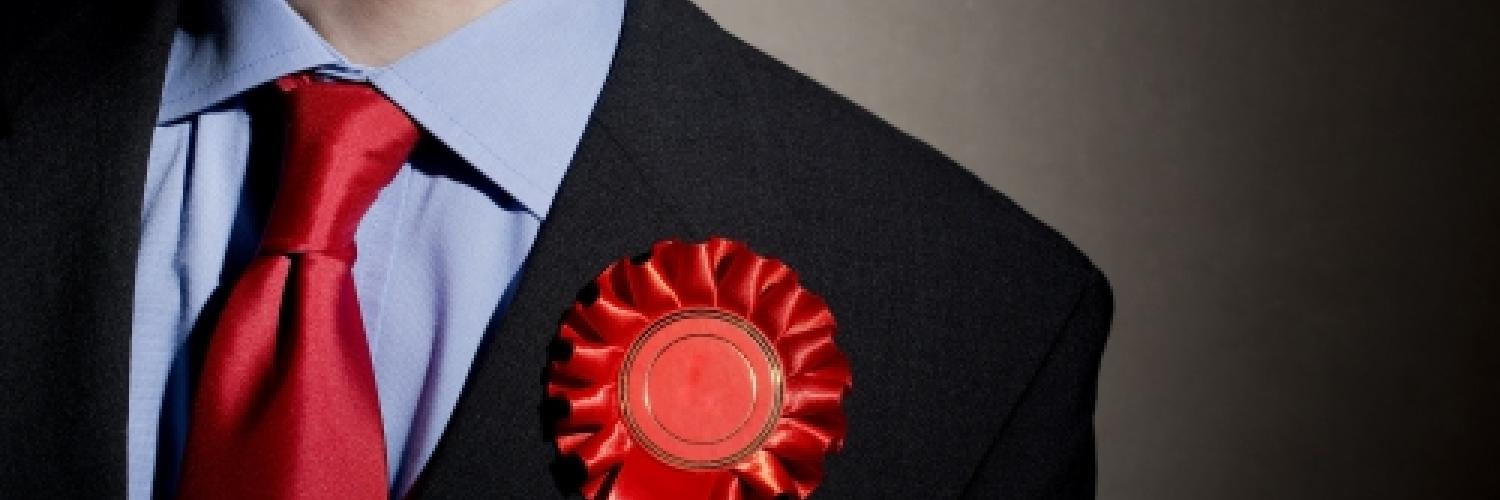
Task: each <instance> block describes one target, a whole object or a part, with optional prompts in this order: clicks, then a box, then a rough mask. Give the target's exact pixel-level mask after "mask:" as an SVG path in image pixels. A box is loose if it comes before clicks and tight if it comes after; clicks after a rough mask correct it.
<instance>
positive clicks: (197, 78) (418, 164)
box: [127, 0, 623, 500]
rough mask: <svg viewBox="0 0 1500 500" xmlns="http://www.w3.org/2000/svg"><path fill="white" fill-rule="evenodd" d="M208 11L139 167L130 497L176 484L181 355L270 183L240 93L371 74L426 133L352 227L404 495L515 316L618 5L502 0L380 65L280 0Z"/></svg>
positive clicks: (185, 46) (229, 273)
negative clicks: (526, 267)
mask: <svg viewBox="0 0 1500 500" xmlns="http://www.w3.org/2000/svg"><path fill="white" fill-rule="evenodd" d="M202 11H203V12H208V13H217V14H216V15H218V16H221V17H222V20H221V22H195V23H185V24H184V26H185V27H184V28H179V30H178V32H177V34H176V38H175V39H174V41H173V44H172V49H171V56H170V59H169V61H168V65H167V74H166V81H165V87H164V89H163V91H162V102H161V108H160V114H159V117H158V122H157V124H156V129H155V134H154V136H153V138H152V144H151V156H150V165H149V167H148V170H147V178H146V185H145V205H144V208H143V211H142V214H141V216H142V222H143V226H142V234H141V247H140V254H139V260H138V267H137V274H136V297H135V317H134V325H133V329H134V335H133V338H132V343H131V366H130V395H129V396H130V412H129V429H128V436H127V439H128V443H127V449H128V453H129V457H128V463H129V469H128V471H127V475H128V480H129V483H128V484H129V492H128V497H129V498H130V499H131V500H146V499H149V498H152V496H153V494H154V493H153V491H155V492H156V493H155V494H171V492H172V490H173V489H174V488H175V481H176V471H177V467H178V466H179V461H180V453H181V448H182V444H183V439H184V437H185V434H186V430H187V424H186V420H187V416H188V408H189V404H188V401H189V395H190V394H191V387H190V383H189V375H188V374H189V373H191V372H192V371H193V370H192V369H190V367H188V366H187V360H188V359H189V356H188V355H187V352H188V351H189V350H190V345H192V343H198V342H202V341H203V338H202V337H204V336H206V335H207V333H208V332H210V331H211V330H212V325H200V324H198V323H199V322H200V321H199V318H200V317H204V318H212V317H216V316H217V311H216V310H215V306H213V305H211V304H213V303H214V302H215V301H213V300H211V298H213V297H215V295H216V294H219V295H222V294H224V293H227V292H226V291H225V290H224V289H225V288H227V287H228V286H229V285H230V284H232V283H233V278H234V276H233V273H234V272H236V270H237V269H238V268H239V267H240V266H243V265H244V263H245V262H247V261H248V259H249V257H250V256H252V255H253V254H254V252H255V246H256V240H257V239H258V227H257V223H256V222H255V221H256V220H258V218H259V217H263V212H264V205H265V204H267V203H268V202H269V199H268V198H269V195H268V194H267V193H265V192H264V191H265V189H262V188H257V186H258V185H259V184H258V183H256V182H247V178H251V179H254V178H257V176H260V177H265V174H264V172H254V171H250V168H249V167H250V166H251V164H252V163H253V162H252V158H254V157H252V152H254V153H255V154H257V155H264V154H265V152H263V151H257V150H256V148H257V145H256V144H252V143H251V142H252V140H251V137H252V134H251V131H252V126H253V125H254V124H255V122H254V120H255V118H254V117H253V116H251V115H250V114H249V113H248V112H247V111H246V107H245V101H246V99H245V95H246V93H247V92H248V91H250V90H252V89H254V88H256V87H258V86H261V85H263V84H265V83H267V82H269V81H271V80H273V79H275V78H276V77H278V76H281V75H284V74H288V73H292V72H296V71H299V70H306V69H315V70H316V71H319V72H321V73H325V74H329V75H334V76H337V77H340V78H346V79H352V80H363V81H368V82H370V83H371V84H372V85H374V86H375V87H376V88H378V89H379V90H380V91H381V92H382V93H384V94H385V95H386V96H388V97H389V98H390V99H391V100H392V101H394V102H395V103H396V104H397V105H398V106H400V107H401V108H402V109H404V110H405V111H406V112H407V114H409V115H410V116H411V117H412V118H413V119H414V120H415V121H416V122H417V123H418V124H419V125H420V126H421V127H422V129H423V130H425V132H426V133H427V135H428V136H429V137H428V138H427V139H424V141H426V143H425V144H424V145H423V146H419V148H418V151H417V152H416V153H414V154H413V155H412V157H411V159H410V160H409V161H408V163H407V164H406V165H405V166H404V167H403V168H402V170H401V172H400V173H399V174H398V175H397V177H396V179H395V180H394V181H392V182H391V184H390V185H389V186H387V187H386V188H385V189H384V190H383V191H381V193H380V196H379V198H378V199H377V200H376V202H375V204H374V206H373V207H372V208H371V209H370V211H369V212H368V213H367V214H366V216H365V218H364V219H363V220H362V221H361V223H360V226H359V230H358V234H357V236H356V243H357V246H358V250H359V258H358V260H357V261H356V262H355V265H354V279H355V285H356V289H357V291H358V293H359V298H360V306H361V309H362V312H363V315H364V319H365V330H366V335H367V337H368V339H369V346H370V353H371V356H372V359H373V360H374V364H375V378H376V383H377V386H378V390H379V392H380V394H379V396H380V405H381V416H382V418H383V420H384V425H385V438H386V445H387V447H388V457H387V458H388V464H389V465H390V474H391V475H390V477H391V481H392V484H391V492H392V495H393V496H394V497H397V498H399V497H400V496H401V495H404V494H405V492H406V490H407V489H408V488H409V487H410V486H411V483H412V481H413V480H414V479H415V478H416V476H417V474H418V473H419V472H420V471H421V468H422V466H423V465H424V464H425V463H426V462H427V459H428V457H429V456H430V455H431V453H432V449H433V447H434V446H435V445H436V444H437V441H438V437H439V435H441V434H442V432H443V428H444V427H445V426H446V424H447V422H448V420H449V417H450V415H451V414H452V411H453V407H454V405H455V403H456V402H457V399H458V395H459V392H460V391H461V390H462V388H463V383H464V380H465V378H466V377H467V375H468V372H469V368H470V366H471V364H472V362H473V360H474V356H475V353H476V352H477V350H478V347H479V345H480V343H481V342H482V341H483V337H484V332H485V330H486V328H487V327H488V326H489V325H490V323H491V322H493V321H496V320H497V318H499V317H500V316H501V315H502V314H503V313H504V310H505V305H506V303H507V302H508V300H509V296H510V293H511V290H512V289H513V285H514V283H515V282H516V280H517V278H518V276H517V275H518V274H519V271H520V269H521V265H522V263H523V262H524V261H525V259H526V255H527V253H528V252H529V251H530V249H531V246H532V243H533V241H534V239H535V237H536V234H537V230H538V228H539V227H540V225H541V223H542V221H543V220H544V218H545V216H546V214H547V210H548V207H549V206H550V204H551V202H552V197H553V196H554V194H555V193H556V191H557V187H558V185H559V183H561V181H562V177H563V174H564V172H565V171H566V170H567V166H568V163H569V162H570V161H571V160H572V156H573V153H574V151H575V149H576V147H577V145H578V141H579V138H580V137H581V135H582V133H583V128H584V124H585V123H586V122H587V120H588V116H589V114H590V112H591V111H592V109H593V105H594V102H595V100H596V99H597V97H598V95H599V91H600V88H601V87H602V85H603V82H604V78H605V74H606V72H607V70H608V67H609V62H610V59H611V57H612V56H613V53H614V48H615V44H616V41H617V39H618V36H619V28H620V23H621V20H622V19H621V17H622V15H623V0H571V1H565V2H559V1H552V0H510V1H508V2H507V3H505V4H503V5H502V6H500V7H499V8H496V9H495V10H493V11H491V12H489V13H488V14H486V15H485V16H484V17H482V18H480V19H478V20H476V21H474V22H472V23H470V24H468V25H466V26H465V27H463V28H461V29H460V30H458V31H456V32H454V33H452V34H450V35H449V36H447V37H445V38H443V39H442V40H439V41H438V42H435V43H433V44H432V45H429V46H427V47H425V48H423V49H421V50H419V51H417V52H415V53H413V54H411V55H408V56H407V57H405V58H403V59H401V60H399V61H397V62H395V63H393V64H391V65H389V66H385V67H381V68H371V67H362V66H359V65H356V64H352V63H350V62H348V61H347V60H346V59H345V58H344V57H343V56H342V55H340V54H339V53H338V52H337V51H335V50H334V49H333V48H332V47H331V46H329V45H328V44H327V43H326V42H325V41H324V40H323V39H322V38H321V37H320V36H319V35H318V34H317V32H316V31H314V30H313V29H312V27H311V26H310V25H308V24H307V23H306V22H305V21H304V20H303V19H302V18H301V17H300V16H298V15H297V14H296V13H295V12H294V11H292V10H291V8H289V7H288V6H287V4H286V3H285V1H284V0H223V1H222V4H217V3H216V4H213V5H208V6H207V8H205V9H202ZM189 25H191V27H186V26H189ZM256 165H259V164H256ZM274 175H275V173H274V172H272V173H271V176H272V177H274ZM273 182H274V181H273ZM271 185H272V186H274V184H271ZM272 189H274V187H273V188H272ZM206 322H207V321H205V323H206ZM192 332H197V333H196V334H195V335H197V336H196V337H193V341H192V343H190V342H189V338H190V333H192ZM538 362H540V361H538ZM156 483H160V484H156ZM153 488H155V489H153Z"/></svg>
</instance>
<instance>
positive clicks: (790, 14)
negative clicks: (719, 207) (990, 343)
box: [700, 0, 1500, 500]
mask: <svg viewBox="0 0 1500 500" xmlns="http://www.w3.org/2000/svg"><path fill="white" fill-rule="evenodd" d="M700 3H701V4H702V5H703V6H704V7H705V9H706V10H708V11H709V12H710V13H711V14H713V15H714V16H715V17H716V18H717V19H719V21H720V22H721V23H722V24H724V25H725V26H726V27H728V28H729V29H730V30H731V31H734V32H736V33H739V34H740V35H741V36H742V37H744V38H745V39H747V40H749V41H750V42H752V43H754V44H756V45H757V46H759V47H761V48H762V49H764V50H766V51H767V52H769V53H771V54H772V55H775V56H777V57H779V58H781V59H782V60H784V61H787V62H788V63H790V64H791V65H792V66H795V67H797V68H799V69H801V70H803V71H804V72H806V73H808V74H809V75H811V76H812V77H814V78H816V79H818V80H820V81H822V82H824V83H826V84H827V85H829V86H830V87H832V88H834V89H837V90H839V91H840V92H843V93H844V94H845V95H847V96H849V97H851V98H852V99H854V100H855V101H857V102H860V103H862V104H863V105H865V106H867V107H869V108H870V109H872V110H874V111H875V112H877V113H879V114H881V115H882V116H884V117H886V118H887V119H888V120H890V121H891V122H892V123H894V124H895V125H897V126H899V127H901V128H903V129H905V130H907V131H909V132H911V133H912V134H913V135H916V136H918V137H922V138H924V139H926V140H928V141H929V142H931V143H932V144H933V145H935V146H936V147H937V148H939V149H941V150H943V151H945V152H947V153H948V154H949V155H950V156H952V157H953V158H955V159H957V160H958V161H959V162H960V163H962V164H964V165H966V166H968V167H969V168H970V169H972V170H973V171H975V173H977V174H978V175H979V176H980V177H981V178H983V179H984V180H985V181H987V182H988V183H990V184H991V185H993V186H995V187H996V188H998V189H999V190H1001V191H1003V192H1005V193H1007V194H1009V195H1010V196H1011V197H1013V198H1015V199H1016V200H1017V201H1018V202H1020V203H1021V204H1022V205H1023V206H1025V207H1027V208H1029V209H1030V210H1031V211H1032V212H1033V213H1034V214H1036V215H1037V216H1038V217H1040V218H1041V219H1043V220H1045V221H1047V222H1049V223H1050V224H1052V225H1053V226H1055V227H1056V228H1057V229H1058V230H1060V231H1061V232H1063V233H1064V234H1066V235H1068V236H1069V237H1070V238H1071V239H1072V240H1073V241H1074V242H1076V243H1077V244H1078V245H1079V246H1080V247H1082V248H1083V249H1084V251H1085V252H1087V253H1088V254H1089V255H1090V256H1092V257H1093V259H1094V260H1095V262H1097V263H1098V264H1099V266H1100V267H1102V268H1103V269H1104V271H1105V273H1106V274H1107V275H1108V276H1109V277H1110V278H1111V280H1112V282H1113V284H1114V289H1115V294H1116V302H1117V314H1116V318H1115V328H1114V334H1113V337H1112V338H1111V340H1110V344H1109V346H1108V349H1107V351H1106V353H1105V357H1104V367H1103V373H1102V374H1101V379H1100V390H1101V393H1100V396H1099V408H1098V416H1097V422H1098V431H1099V463H1100V481H1099V493H1100V498H1103V499H1121V500H1123V499H1131V500H1134V499H1140V500H1147V499H1150V500H1174V499H1184V500H1186V499H1193V500H1199V499H1225V500H1237V499H1246V500H1249V499H1256V500H1260V499H1302V498H1307V499H1314V498H1316V499H1345V498H1347V499H1387V498H1389V499H1408V498H1411V499H1416V498H1434V499H1496V498H1500V467H1497V466H1500V449H1497V446H1500V430H1497V425H1495V424H1496V423H1497V422H1500V359H1497V354H1500V340H1497V335H1500V311H1497V309H1500V265H1497V262H1496V259H1495V257H1496V256H1497V255H1500V242H1497V237H1496V231H1497V222H1500V203H1497V198H1500V175H1497V169H1500V126H1497V125H1500V105H1497V104H1500V99H1497V93H1500V78H1497V77H1496V74H1497V73H1500V72H1497V71H1496V69H1497V68H1496V66H1497V64H1496V62H1497V60H1500V44H1497V43H1495V42H1496V34H1497V33H1500V12H1497V10H1500V9H1496V7H1500V2H1495V1H1489V2H1469V3H1468V4H1459V3H1449V2H1396V1H1382V0H1370V1H1364V2H1353V1H1345V2H1316V1H1250V0H1246V1H1187V0H1182V1H1171V0H1140V1H1133V2H1102V1H1101V2H1080V1H1071V0H1069V1H1045V0H1038V1H977V0H970V1H962V0H937V1H920V0H813V1H807V0H803V1H796V0H753V1H752V0H700Z"/></svg>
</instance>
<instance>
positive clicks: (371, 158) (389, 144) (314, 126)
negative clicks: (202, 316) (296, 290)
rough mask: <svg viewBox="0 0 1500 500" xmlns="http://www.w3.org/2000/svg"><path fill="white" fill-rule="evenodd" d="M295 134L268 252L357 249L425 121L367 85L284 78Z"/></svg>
mask: <svg viewBox="0 0 1500 500" xmlns="http://www.w3.org/2000/svg"><path fill="white" fill-rule="evenodd" d="M276 85H277V86H278V87H279V88H280V89H281V90H282V92H283V93H284V94H285V101H286V117H287V135H286V150H285V156H284V159H283V163H282V172H281V183H280V186H279V187H278V188H277V191H276V198H275V200H274V201H273V203H272V205H271V216H270V218H269V220H267V222H266V232H265V235H264V237H263V238H262V242H261V252H262V253H273V254H274V253H305V252H323V253H333V254H340V255H344V254H347V255H351V256H352V251H353V245H354V232H355V230H356V229H357V228H358V227H359V220H360V219H361V218H362V217H364V214H365V212H366V211H368V210H369V209H370V205H371V204H373V203H375V197H376V196H377V195H378V194H379V193H380V190H381V189H382V188H384V187H385V186H386V184H389V183H390V182H391V179H393V178H395V176H396V172H397V171H399V170H400V168H401V164H402V163H404V162H405V161H406V157H407V155H408V154H409V153H410V152H411V149H412V147H413V146H414V145H415V144H416V142H417V137H418V135H419V134H418V132H417V127H416V125H414V124H413V123H412V122H411V119H410V118H408V117H407V116H406V114H405V113H404V112H402V111H401V109H400V108H397V107H396V105H395V104H393V103H391V102H390V101H389V100H387V99H386V98H385V96H383V95H381V94H380V92H379V91H377V90H375V88H374V87H371V86H370V85H368V84H365V83H355V82H347V81H337V80H319V79H316V78H314V77H313V76H311V75H308V74H303V73H299V74H294V75H290V76H285V77H282V78H281V79H278V80H277V81H276Z"/></svg>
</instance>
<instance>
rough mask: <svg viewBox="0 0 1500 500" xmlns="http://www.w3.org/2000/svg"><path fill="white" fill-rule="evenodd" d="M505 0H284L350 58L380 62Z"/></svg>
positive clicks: (419, 45) (391, 59)
mask: <svg viewBox="0 0 1500 500" xmlns="http://www.w3.org/2000/svg"><path fill="white" fill-rule="evenodd" d="M505 1H506V0H289V3H290V4H291V6H292V9H294V10H296V11H297V13H298V14H301V15H302V17H303V18H305V19H307V22H308V23H310V24H312V26H313V28H314V29H316V30H318V33H319V34H321V35H323V38H324V39H326V40H328V43H330V44H333V48H335V49H338V51H339V52H340V53H342V54H343V55H344V56H345V57H348V58H349V59H350V60H351V61H352V62H355V63H358V64H363V65H367V66H385V65H387V64H390V63H393V62H395V61H396V60H397V59H400V58H401V57H402V56H405V55H407V54H410V53H412V52H413V51H416V50H417V49H420V48H422V47H424V46H426V45H427V44H430V43H432V42H435V41H437V40H438V39H440V38H442V37H444V36H446V35H447V34H449V33H452V32H453V31H455V30H457V29H459V28H460V27H463V25H465V24H468V23H469V22H470V21H473V20H475V19H477V18H479V17H480V16H482V15H484V14H485V13H487V12H489V11H490V10H491V9H494V8H495V7H498V6H499V5H500V4H502V3H505Z"/></svg>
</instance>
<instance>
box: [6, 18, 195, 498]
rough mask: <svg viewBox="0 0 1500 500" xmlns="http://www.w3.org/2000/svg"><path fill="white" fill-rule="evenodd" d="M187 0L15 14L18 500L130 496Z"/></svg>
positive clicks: (9, 463) (13, 400) (10, 72)
mask: <svg viewBox="0 0 1500 500" xmlns="http://www.w3.org/2000/svg"><path fill="white" fill-rule="evenodd" d="M174 3H175V2H171V1H156V2H151V3H150V4H148V3H147V2H66V1H61V2H46V3H42V4H38V5H37V6H33V7H28V8H27V9H10V12H8V15H18V16H20V18H19V19H11V20H8V22H7V25H9V24H10V22H15V23H16V24H15V26H14V27H13V28H14V29H11V30H7V31H9V32H8V33H6V36H7V40H11V37H12V36H14V40H13V41H12V42H11V43H9V44H7V45H6V46H5V52H6V54H5V55H6V57H5V59H4V60H3V61H4V62H5V63H6V66H5V67H4V68H0V69H3V71H4V73H3V82H4V83H3V85H4V86H5V89H4V92H3V95H0V98H3V102H0V119H3V120H6V121H9V123H6V124H4V125H3V126H0V134H3V136H0V227H3V231H4V237H3V238H0V255H4V256H5V260H6V264H5V265H4V266H0V283H3V284H4V286H3V287H0V387H3V388H4V389H5V390H4V391H0V429H4V431H3V432H0V450H5V451H4V453H3V454H0V484H4V485H5V487H6V491H5V493H3V495H4V496H7V497H16V498H60V497H83V498H111V497H117V496H120V495H122V494H123V493H124V491H125V457H126V453H125V442H126V440H125V436H126V411H127V405H128V402H127V399H128V398H127V394H128V386H129V384H128V378H129V377H128V373H129V360H130V331H131V309H132V302H131V298H132V296H133V288H134V276H135V257H136V248H137V242H138V238H139V234H140V223H139V221H140V204H141V197H142V192H141V186H142V185H144V176H145V169H146V162H147V156H148V152H149V145H150V137H151V130H152V123H153V122H154V119H155V116H156V108H157V97H158V96H159V95H160V93H161V81H162V74H163V72H164V69H165V68H164V67H165V62H166V55H167V48H168V46H169V45H168V44H169V43H170V41H171V29H172V26H173V23H174V19H175V16H174V15H173V13H174V12H175V5H174ZM17 11H19V12H17Z"/></svg>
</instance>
